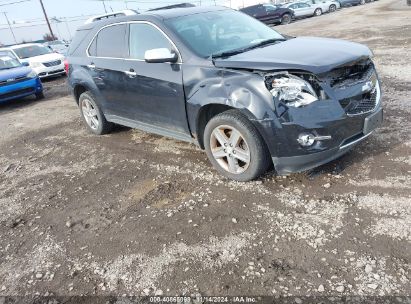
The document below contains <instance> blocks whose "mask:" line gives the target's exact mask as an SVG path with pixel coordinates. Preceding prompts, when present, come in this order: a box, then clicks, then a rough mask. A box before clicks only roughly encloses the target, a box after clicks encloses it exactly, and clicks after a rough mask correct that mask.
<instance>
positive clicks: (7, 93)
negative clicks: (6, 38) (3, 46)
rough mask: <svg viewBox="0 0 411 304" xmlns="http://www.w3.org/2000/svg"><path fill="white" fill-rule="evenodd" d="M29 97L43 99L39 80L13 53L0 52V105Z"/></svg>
mask: <svg viewBox="0 0 411 304" xmlns="http://www.w3.org/2000/svg"><path fill="white" fill-rule="evenodd" d="M29 95H35V96H36V98H37V99H41V98H44V95H43V85H42V84H41V81H40V78H39V77H38V76H37V74H36V72H34V71H33V70H32V69H31V68H30V67H28V66H27V65H26V64H22V63H21V62H20V61H19V60H18V59H17V58H16V56H14V54H13V53H11V52H10V51H6V50H5V51H1V50H0V103H2V102H4V101H8V100H12V99H18V98H22V97H25V96H29Z"/></svg>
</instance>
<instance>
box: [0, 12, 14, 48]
mask: <svg viewBox="0 0 411 304" xmlns="http://www.w3.org/2000/svg"><path fill="white" fill-rule="evenodd" d="M3 14H4V17H5V18H6V20H7V24H8V25H9V28H10V32H11V34H12V35H13V38H14V42H15V43H17V39H16V36H15V35H14V32H13V29H12V28H11V25H10V21H9V18H7V13H6V12H3Z"/></svg>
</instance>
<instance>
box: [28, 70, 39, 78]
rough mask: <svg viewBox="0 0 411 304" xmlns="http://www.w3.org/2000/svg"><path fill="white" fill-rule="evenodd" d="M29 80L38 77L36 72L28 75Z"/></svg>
mask: <svg viewBox="0 0 411 304" xmlns="http://www.w3.org/2000/svg"><path fill="white" fill-rule="evenodd" d="M27 77H28V78H36V77H37V73H36V72H34V71H31V72H30V73H28V74H27Z"/></svg>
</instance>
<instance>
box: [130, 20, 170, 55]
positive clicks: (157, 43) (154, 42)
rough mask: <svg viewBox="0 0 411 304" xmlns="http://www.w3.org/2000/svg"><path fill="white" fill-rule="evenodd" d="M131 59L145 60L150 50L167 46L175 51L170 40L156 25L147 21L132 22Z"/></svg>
mask: <svg viewBox="0 0 411 304" xmlns="http://www.w3.org/2000/svg"><path fill="white" fill-rule="evenodd" d="M129 43H130V59H138V60H144V57H145V53H146V51H148V50H152V49H159V48H166V49H169V50H170V51H173V46H172V44H171V43H170V41H169V40H168V39H167V38H166V37H165V36H164V34H163V33H161V32H160V31H159V30H158V29H157V28H155V27H154V26H152V25H150V24H147V23H131V24H130V42H129Z"/></svg>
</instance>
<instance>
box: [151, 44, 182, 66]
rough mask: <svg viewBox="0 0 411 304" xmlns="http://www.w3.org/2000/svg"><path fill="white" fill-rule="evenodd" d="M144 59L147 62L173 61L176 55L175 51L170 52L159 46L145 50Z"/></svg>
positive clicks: (176, 57) (175, 60) (176, 58)
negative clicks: (158, 47)
mask: <svg viewBox="0 0 411 304" xmlns="http://www.w3.org/2000/svg"><path fill="white" fill-rule="evenodd" d="M144 59H145V61H146V62H149V63H162V62H171V63H175V62H177V60H178V56H177V54H176V53H175V52H172V51H170V50H169V49H167V48H160V49H152V50H148V51H146V52H145V54H144Z"/></svg>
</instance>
